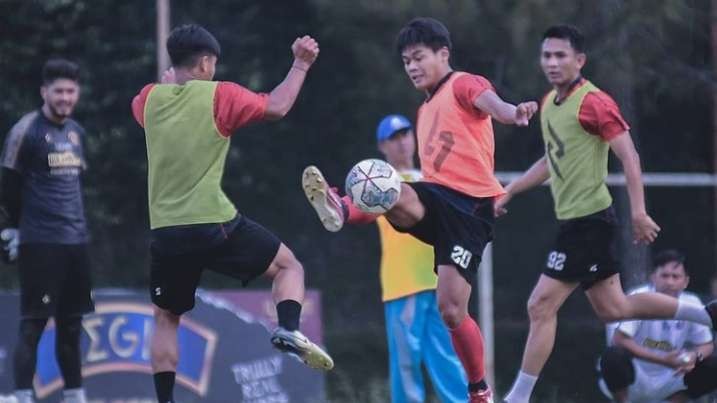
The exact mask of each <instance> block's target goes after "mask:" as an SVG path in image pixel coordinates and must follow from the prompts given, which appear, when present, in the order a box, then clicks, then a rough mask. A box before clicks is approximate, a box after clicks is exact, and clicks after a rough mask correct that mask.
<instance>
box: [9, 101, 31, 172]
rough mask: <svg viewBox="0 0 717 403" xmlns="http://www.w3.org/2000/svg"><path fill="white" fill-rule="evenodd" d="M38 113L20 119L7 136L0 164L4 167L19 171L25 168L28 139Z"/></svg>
mask: <svg viewBox="0 0 717 403" xmlns="http://www.w3.org/2000/svg"><path fill="white" fill-rule="evenodd" d="M36 116H37V113H31V114H28V115H25V116H24V117H23V118H22V119H20V121H18V122H17V123H16V124H15V125H14V126H13V127H12V129H10V132H9V133H8V134H7V137H5V145H4V146H3V150H2V155H0V165H2V166H3V167H4V168H8V169H12V170H15V171H18V172H23V170H24V166H23V165H24V159H25V158H24V154H25V153H26V152H27V148H28V147H29V145H28V144H27V143H28V142H27V141H26V139H27V137H28V132H29V130H30V126H31V125H32V123H33V122H34V120H35V118H36Z"/></svg>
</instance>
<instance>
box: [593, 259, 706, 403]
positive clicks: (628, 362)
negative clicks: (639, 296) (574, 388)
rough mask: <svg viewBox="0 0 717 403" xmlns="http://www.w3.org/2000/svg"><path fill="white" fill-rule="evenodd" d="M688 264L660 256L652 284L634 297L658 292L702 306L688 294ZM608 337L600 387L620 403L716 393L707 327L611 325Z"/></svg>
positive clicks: (678, 322) (652, 323)
mask: <svg viewBox="0 0 717 403" xmlns="http://www.w3.org/2000/svg"><path fill="white" fill-rule="evenodd" d="M684 260H685V259H684V256H682V254H680V253H679V252H677V251H675V250H666V251H663V252H661V253H659V254H658V255H657V256H656V257H655V259H654V263H655V264H654V269H653V272H652V274H651V276H650V280H651V283H650V284H649V285H645V286H642V287H639V288H637V289H635V290H633V291H632V292H631V294H636V293H640V292H648V291H657V292H660V293H664V294H667V295H670V296H673V297H675V298H679V299H680V300H683V301H686V302H692V303H701V302H700V300H699V298H698V297H697V296H696V295H694V294H692V293H689V292H685V289H686V288H687V284H689V280H690V277H689V274H688V272H687V269H686V268H685V265H684ZM607 335H608V344H609V347H608V349H607V350H606V351H605V353H604V354H603V356H602V357H601V358H600V372H601V375H602V379H601V380H600V384H601V387H602V388H603V391H604V392H605V393H606V395H608V397H611V398H613V399H614V400H615V401H617V402H620V403H622V402H633V403H637V402H662V401H668V402H671V403H678V402H686V401H688V400H689V399H695V398H698V397H700V396H702V395H705V394H707V393H709V392H710V391H712V390H714V389H716V388H717V358H716V357H714V356H713V357H710V355H711V354H712V351H713V349H714V345H713V343H712V331H711V329H710V328H709V327H707V326H704V325H700V324H696V323H692V322H687V321H681V320H643V321H627V322H620V323H614V324H610V325H608V327H607ZM606 389H607V390H606ZM608 390H609V393H608Z"/></svg>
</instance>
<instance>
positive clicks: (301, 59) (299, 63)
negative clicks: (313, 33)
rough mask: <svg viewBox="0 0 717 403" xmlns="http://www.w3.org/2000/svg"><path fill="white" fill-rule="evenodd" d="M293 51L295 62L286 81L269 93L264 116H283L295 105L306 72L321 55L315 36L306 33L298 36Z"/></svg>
mask: <svg viewBox="0 0 717 403" xmlns="http://www.w3.org/2000/svg"><path fill="white" fill-rule="evenodd" d="M291 51H292V52H293V53H294V63H293V64H292V65H291V68H290V69H289V73H287V75H286V78H284V81H282V82H281V83H280V84H279V85H277V86H276V88H274V90H273V91H271V93H270V94H269V100H268V102H267V107H266V112H265V113H264V118H265V119H267V120H278V119H281V118H283V117H284V116H286V114H287V113H288V112H289V110H291V107H292V106H294V102H295V101H296V97H297V96H298V95H299V91H301V87H302V86H303V85H304V79H305V78H306V73H307V72H308V71H309V68H311V65H312V64H313V63H314V61H315V60H316V58H317V57H318V56H319V44H318V43H317V42H316V41H315V40H314V38H312V37H310V36H308V35H306V36H303V37H301V38H296V40H295V41H294V44H293V45H291Z"/></svg>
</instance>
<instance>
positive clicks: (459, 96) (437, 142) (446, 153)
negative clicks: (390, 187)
mask: <svg viewBox="0 0 717 403" xmlns="http://www.w3.org/2000/svg"><path fill="white" fill-rule="evenodd" d="M485 90H493V87H492V85H491V84H490V82H488V80H486V79H485V78H483V77H481V76H477V75H472V74H468V73H463V72H454V73H452V74H451V75H450V76H449V77H448V79H447V81H446V82H444V83H443V84H442V85H441V86H440V87H439V88H438V89H437V90H436V92H435V93H434V94H433V95H432V96H431V97H430V98H429V99H428V100H427V101H426V102H425V103H424V104H423V105H421V107H420V108H419V109H418V122H417V125H416V126H417V128H416V131H417V138H418V156H419V159H420V161H421V173H422V174H423V178H424V179H423V180H424V181H426V182H432V183H437V184H440V185H443V186H446V187H449V188H451V189H454V190H457V191H459V192H462V193H465V194H467V195H469V196H473V197H495V196H499V195H501V194H503V193H505V191H504V190H503V187H502V186H501V185H500V183H499V182H498V179H496V177H495V174H494V170H495V161H494V158H493V153H494V150H495V140H494V138H493V123H492V120H491V117H490V116H489V115H488V114H486V113H485V112H483V111H481V110H479V109H477V108H476V107H475V106H473V101H474V100H475V99H476V98H477V97H478V96H479V95H480V94H481V93H482V92H483V91H485Z"/></svg>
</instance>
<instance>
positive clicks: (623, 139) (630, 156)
mask: <svg viewBox="0 0 717 403" xmlns="http://www.w3.org/2000/svg"><path fill="white" fill-rule="evenodd" d="M609 144H610V149H612V151H613V152H614V153H615V155H617V158H619V159H620V162H622V168H623V171H625V181H626V182H627V194H628V195H629V196H630V212H631V216H632V234H633V240H634V242H635V243H637V242H644V243H651V242H653V241H654V240H655V238H657V233H658V232H660V227H659V226H658V225H657V224H655V222H654V221H653V220H652V218H650V216H649V215H647V210H646V209H645V191H644V189H643V186H642V168H640V156H639V155H638V154H637V150H635V145H634V144H633V142H632V138H630V133H628V132H624V133H623V134H621V135H619V136H617V137H615V138H613V139H612V140H610V143H609Z"/></svg>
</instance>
